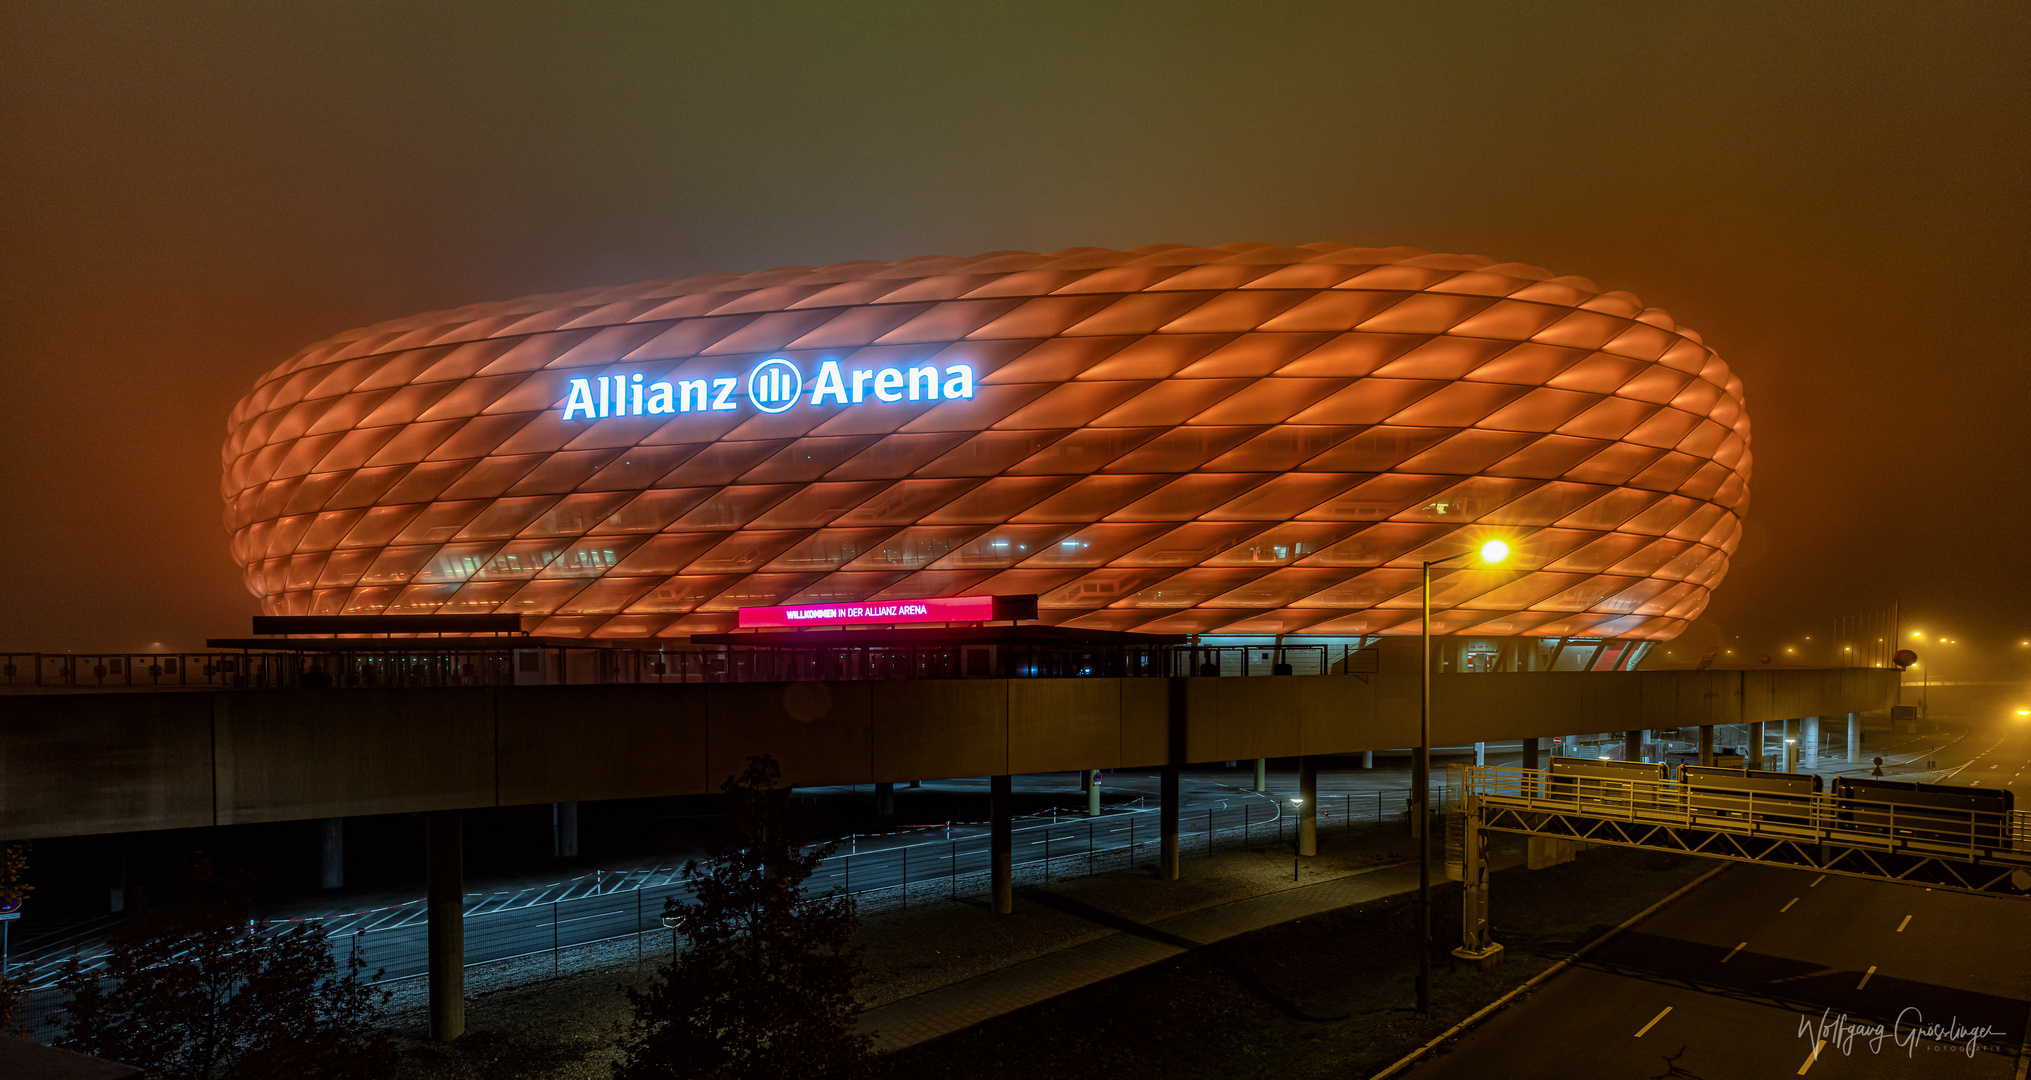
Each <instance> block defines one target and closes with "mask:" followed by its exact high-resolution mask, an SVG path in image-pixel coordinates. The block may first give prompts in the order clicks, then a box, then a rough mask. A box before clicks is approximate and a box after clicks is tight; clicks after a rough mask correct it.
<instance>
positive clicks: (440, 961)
mask: <svg viewBox="0 0 2031 1080" xmlns="http://www.w3.org/2000/svg"><path fill="white" fill-rule="evenodd" d="M423 832H424V845H423V846H424V860H425V862H426V863H427V864H428V865H427V868H426V875H425V876H426V877H427V878H428V880H429V899H428V900H427V901H426V907H427V909H428V910H427V913H426V917H427V918H428V919H429V928H428V952H429V959H430V1037H431V1038H432V1039H435V1040H437V1041H438V1042H450V1041H452V1040H453V1039H456V1038H458V1037H459V1036H460V1035H463V1034H465V838H464V835H463V833H462V830H461V825H460V818H459V811H457V810H432V811H430V812H428V813H426V814H424V815H423Z"/></svg>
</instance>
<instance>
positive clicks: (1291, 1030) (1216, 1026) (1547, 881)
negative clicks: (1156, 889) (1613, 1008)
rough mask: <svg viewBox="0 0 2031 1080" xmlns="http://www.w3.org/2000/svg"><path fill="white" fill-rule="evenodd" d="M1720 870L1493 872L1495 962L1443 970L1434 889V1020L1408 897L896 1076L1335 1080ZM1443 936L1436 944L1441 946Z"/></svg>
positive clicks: (1003, 1030) (1438, 896) (930, 1052)
mask: <svg viewBox="0 0 2031 1080" xmlns="http://www.w3.org/2000/svg"><path fill="white" fill-rule="evenodd" d="M1716 865H1718V864H1715V863H1712V862H1702V861H1700V860H1696V859H1691V858H1682V857H1677V856H1669V855H1661V854H1655V853H1649V852H1636V851H1623V850H1616V849H1596V850H1592V851H1588V852H1583V853H1582V854H1581V855H1580V857H1579V859H1578V860H1577V861H1575V862H1573V863H1569V864H1566V865H1563V866H1558V867H1553V868H1551V869H1548V870H1540V871H1527V870H1523V869H1515V870H1507V871H1502V872H1499V873H1497V874H1495V875H1494V878H1493V886H1492V888H1493V903H1492V920H1493V922H1494V926H1495V937H1496V940H1498V941H1501V942H1502V943H1503V944H1504V946H1505V947H1506V948H1507V961H1506V962H1505V963H1504V964H1503V965H1502V966H1501V967H1499V968H1497V969H1496V970H1494V971H1492V972H1489V973H1487V974H1483V975H1455V974H1453V973H1452V972H1451V970H1450V968H1449V962H1450V957H1449V956H1448V955H1447V950H1448V949H1449V948H1450V946H1451V944H1452V942H1453V941H1456V940H1457V926H1458V924H1457V921H1456V920H1457V919H1458V914H1457V913H1458V911H1459V897H1460V890H1459V886H1457V885H1452V884H1448V885H1446V886H1444V887H1441V888H1439V889H1437V890H1435V892H1434V910H1433V925H1434V930H1435V933H1436V935H1437V936H1438V937H1439V938H1440V939H1441V940H1442V941H1445V942H1446V945H1445V947H1441V948H1437V949H1435V950H1434V955H1433V971H1434V978H1433V1005H1434V1009H1433V1015H1432V1016H1431V1017H1430V1018H1422V1017H1419V1016H1418V1015H1417V1014H1416V1013H1415V1012H1414V1011H1413V1010H1412V1009H1411V1005H1412V1004H1413V1003H1414V1001H1415V991H1414V986H1415V982H1414V978H1415V954H1414V953H1411V952H1409V951H1408V950H1407V949H1405V947H1404V945H1405V942H1407V941H1408V940H1410V937H1411V935H1412V934H1413V932H1414V925H1415V912H1416V907H1415V903H1414V897H1409V896H1405V897H1397V898H1392V899H1389V900H1382V901H1376V902H1373V903H1369V904H1360V905H1355V906H1353V907H1348V908H1344V909H1341V910H1339V911H1335V912H1330V913H1328V914H1325V915H1321V916H1315V917H1312V918H1308V919H1300V920H1295V921H1293V922H1289V923H1285V924H1282V925H1279V926H1274V927H1270V928H1268V929H1265V930H1260V931H1257V932H1255V933H1252V934H1246V935H1242V936H1240V937H1237V938H1233V939H1230V940H1228V941H1224V942H1221V943H1219V944H1217V945H1212V946H1208V947H1205V948H1202V949H1198V950H1195V951H1194V952H1191V953H1189V954H1187V955H1184V956H1180V957H1177V958H1175V959H1172V960H1168V961H1165V962H1163V963H1159V964H1154V965H1151V966H1150V967H1146V968H1143V969H1141V970H1139V971H1135V972H1131V973H1129V974H1127V975H1123V976H1120V977H1118V978H1115V979H1111V980H1109V981H1107V982H1104V983H1100V984H1097V985H1094V986H1090V987H1086V988H1085V989H1082V990H1078V991H1074V992H1073V993H1070V994H1066V995H1063V996H1061V997H1058V998H1054V999H1052V1000H1050V1001H1047V1002H1043V1003H1041V1004H1038V1005H1034V1006H1031V1007H1029V1008H1027V1009H1023V1010H1020V1011H1018V1012H1014V1013H1010V1014H1008V1015H1006V1016H1002V1017H999V1018H997V1019H995V1020H991V1021H989V1022H987V1023H985V1024H981V1025H979V1026H978V1027H975V1028H973V1029H971V1030H968V1031H963V1032H958V1033H955V1034H952V1035H948V1036H945V1037H943V1038H940V1039H936V1040H933V1041H931V1042H928V1043H925V1044H922V1045H920V1046H915V1047H911V1048H909V1049H907V1050H903V1051H901V1052H899V1053H897V1054H895V1055H894V1056H893V1058H892V1059H891V1061H892V1064H893V1066H894V1069H895V1074H896V1076H897V1077H899V1078H917V1077H924V1078H933V1077H954V1076H968V1077H992V1076H1024V1077H1035V1076H1049V1077H1051V1078H1053V1080H1080V1078H1085V1077H1093V1078H1096V1080H1098V1078H1102V1077H1105V1078H1108V1080H1119V1078H1120V1077H1123V1076H1163V1077H1166V1078H1175V1080H1185V1078H1193V1077H1208V1078H1210V1077H1237V1078H1240V1077H1264V1078H1269V1077H1274V1078H1276V1080H1304V1078H1308V1077H1320V1078H1324V1077H1332V1078H1334V1080H1346V1078H1349V1077H1364V1076H1368V1075H1370V1074H1371V1073H1373V1072H1375V1071H1377V1070H1379V1069H1381V1068H1382V1067H1384V1066H1386V1065H1387V1064H1389V1063H1390V1062H1391V1061H1394V1060H1395V1059H1397V1058H1398V1057H1401V1056H1402V1055H1403V1054H1405V1053H1408V1052H1409V1051H1410V1050H1411V1049H1413V1048H1415V1047H1416V1046H1418V1045H1420V1044H1422V1043H1424V1042H1425V1041H1427V1040H1428V1039H1430V1038H1431V1037H1432V1036H1434V1035H1436V1034H1438V1033H1439V1032H1441V1031H1444V1030H1445V1029H1446V1028H1448V1027H1451V1026H1452V1025H1453V1024H1455V1023H1457V1022H1458V1021H1459V1020H1461V1019H1463V1018H1465V1017H1466V1016H1468V1015H1469V1014H1471V1013H1472V1012H1474V1011H1475V1010H1476V1009H1478V1008H1480V1007H1481V1006H1482V1005H1484V1004H1486V1003H1488V1002H1489V1001H1492V1000H1494V999H1495V998H1497V997H1499V996H1501V995H1502V994H1504V993H1506V992H1507V991H1508V990H1509V989H1510V988H1511V987H1514V986H1515V985H1517V984H1519V983H1521V982H1523V981H1525V980H1527V979H1528V978H1530V977H1531V976H1533V975H1535V974H1537V973H1538V972H1540V971H1542V970H1544V969H1545V968H1546V967H1548V966H1550V965H1551V964H1552V963H1553V962H1555V961H1556V960H1558V959H1560V958H1562V957H1565V956H1568V955H1570V954H1571V953H1572V952H1573V950H1575V949H1576V948H1578V947H1580V946H1581V945H1583V944H1584V943H1585V942H1587V941H1589V940H1592V939H1594V938H1596V937H1598V936H1599V935H1601V934H1602V933H1605V932H1606V931H1607V930H1608V929H1609V928H1610V927H1613V926H1614V925H1616V924H1617V923H1620V922H1621V921H1622V920H1624V919H1626V918H1628V917H1629V916H1631V915H1634V914H1635V913H1637V912H1638V911H1641V910H1642V909H1643V908H1645V907H1647V906H1649V905H1650V904H1651V903H1653V902H1655V901H1656V900H1658V899H1660V898H1662V897H1663V896H1665V895H1667V894H1669V893H1670V892H1671V891H1672V890H1674V889H1677V888H1679V887H1680V886H1682V885H1684V884H1686V883H1687V882H1689V881H1691V880H1693V879H1694V878H1696V877H1698V876H1699V875H1700V874H1702V873H1705V872H1706V871H1707V870H1710V869H1712V868H1713V867H1714V866H1716ZM1448 935H1450V937H1449V936H1448Z"/></svg>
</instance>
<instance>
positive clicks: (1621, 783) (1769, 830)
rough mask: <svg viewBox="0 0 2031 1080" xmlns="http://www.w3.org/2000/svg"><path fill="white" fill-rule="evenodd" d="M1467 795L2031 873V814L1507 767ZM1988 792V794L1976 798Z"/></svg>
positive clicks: (1542, 809) (1507, 805)
mask: <svg viewBox="0 0 2031 1080" xmlns="http://www.w3.org/2000/svg"><path fill="white" fill-rule="evenodd" d="M1463 772H1464V774H1465V777H1464V787H1465V790H1466V792H1467V793H1468V794H1471V795H1475V796H1479V797H1480V798H1481V800H1482V802H1483V804H1484V805H1485V806H1489V807H1500V808H1504V809H1508V810H1513V811H1520V812H1523V813H1545V814H1577V815H1583V816H1586V817H1590V818H1600V819H1604V820H1612V821H1620V822H1630V823H1635V824H1640V825H1659V826H1666V827H1672V828H1679V829H1699V830H1707V831H1714V832H1725V833H1735V834H1742V835H1749V836H1769V837H1774V838H1778V839H1783V840H1786V841H1801V840H1802V841H1809V842H1813V843H1819V844H1828V845H1838V846H1841V847H1848V848H1859V849H1865V850H1876V851H1884V852H1899V853H1907V854H1913V855H1922V856H1925V857H1929V858H1950V859H1958V860H1961V861H1964V862H1970V863H1995V864H2001V865H2020V866H2027V867H2031V813H2027V812H2026V811H2022V810H2016V809H2011V810H2005V811H1990V810H1975V809H1959V808H1954V807H1947V806H1937V805H1920V804H1914V803H1910V802H1901V801H1897V800H1895V799H1893V798H1882V797H1876V796H1874V795H1868V796H1861V795H1842V794H1828V793H1820V794H1804V793H1799V794H1787V793H1777V792H1757V791H1752V790H1732V789H1727V788H1722V787H1712V786H1705V785H1700V784H1697V783H1693V784H1688V783H1686V782H1684V781H1682V780H1644V779H1618V778H1609V777H1600V776H1572V775H1562V774H1559V773H1554V772H1549V771H1545V770H1539V769H1524V768H1519V767H1515V766H1507V765H1487V766H1474V767H1468V768H1465V769H1464V770H1463ZM1970 790H1976V791H1978V790H1980V789H1970Z"/></svg>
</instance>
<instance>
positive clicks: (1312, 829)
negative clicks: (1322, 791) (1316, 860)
mask: <svg viewBox="0 0 2031 1080" xmlns="http://www.w3.org/2000/svg"><path fill="white" fill-rule="evenodd" d="M1318 761H1319V759H1317V758H1314V757H1301V758H1299V759H1298V798H1300V799H1303V800H1304V802H1301V803H1299V804H1298V854H1300V855H1317V854H1318V853H1319V765H1318Z"/></svg>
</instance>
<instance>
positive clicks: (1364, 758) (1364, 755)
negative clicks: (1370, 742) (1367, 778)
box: [1361, 750, 1375, 769]
mask: <svg viewBox="0 0 2031 1080" xmlns="http://www.w3.org/2000/svg"><path fill="white" fill-rule="evenodd" d="M1361 767H1362V768H1364V769H1372V768H1374V767H1375V751H1373V750H1363V751H1361Z"/></svg>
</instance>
